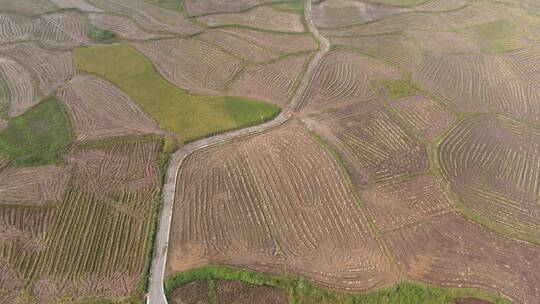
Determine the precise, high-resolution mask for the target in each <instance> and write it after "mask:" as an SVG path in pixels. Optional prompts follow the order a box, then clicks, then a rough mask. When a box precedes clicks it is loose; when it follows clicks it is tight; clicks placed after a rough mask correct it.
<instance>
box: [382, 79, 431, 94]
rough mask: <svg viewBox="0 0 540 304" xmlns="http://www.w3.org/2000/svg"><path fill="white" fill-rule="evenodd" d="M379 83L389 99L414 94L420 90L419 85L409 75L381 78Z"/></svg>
mask: <svg viewBox="0 0 540 304" xmlns="http://www.w3.org/2000/svg"><path fill="white" fill-rule="evenodd" d="M380 84H381V89H382V90H383V92H384V93H385V94H386V95H387V96H388V98H390V99H391V100H394V99H396V98H401V97H407V96H414V95H416V94H418V93H419V92H420V91H421V88H420V86H418V85H417V84H416V83H415V82H414V81H413V80H412V78H411V77H410V76H405V77H403V78H401V79H399V80H382V81H381V82H380Z"/></svg>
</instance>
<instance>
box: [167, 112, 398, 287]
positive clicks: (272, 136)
mask: <svg viewBox="0 0 540 304" xmlns="http://www.w3.org/2000/svg"><path fill="white" fill-rule="evenodd" d="M262 147H264V148H262ZM203 167H204V168H206V170H204V171H201V170H199V168H203ZM276 174H278V175H279V179H277V178H275V177H276V176H278V175H276ZM344 227H347V229H344ZM336 252H339V255H336V254H335V253H336ZM206 263H217V264H229V265H242V266H247V267H249V268H252V269H256V270H262V271H268V272H272V273H278V274H284V273H287V272H292V273H296V274H299V275H302V276H305V277H307V278H309V279H311V280H313V281H316V282H318V283H319V284H322V285H324V286H332V287H341V288H347V289H355V290H372V289H373V288H376V287H380V286H383V285H386V284H388V283H389V282H391V281H392V280H393V279H394V277H395V275H394V273H393V271H392V269H391V266H390V263H389V262H388V260H387V259H386V257H385V254H384V251H383V250H382V248H381V245H380V244H379V243H378V240H377V238H376V237H375V235H374V233H373V231H372V230H371V228H370V226H369V224H368V221H367V219H366V214H365V213H364V211H363V210H362V209H361V208H360V206H359V205H358V202H357V201H356V199H355V197H354V196H353V194H352V189H351V187H350V184H349V182H348V180H347V179H346V177H345V176H343V172H342V171H341V169H340V165H339V164H338V163H337V162H336V160H335V159H334V157H333V155H332V154H331V153H330V152H329V151H327V150H325V148H324V147H323V146H322V145H321V144H320V143H318V142H317V140H316V139H315V138H314V137H313V136H312V135H311V134H310V133H309V132H308V131H307V130H306V129H305V128H304V127H303V126H302V125H301V124H300V123H299V122H296V121H293V122H290V123H287V124H285V125H283V126H282V127H279V128H277V129H273V130H271V131H269V132H267V133H264V134H259V135H258V136H253V137H249V138H246V139H242V140H238V141H235V142H231V143H227V144H224V145H221V146H216V147H213V148H209V149H205V150H202V151H200V152H198V153H196V154H193V155H192V156H190V157H189V158H188V159H187V161H186V163H185V164H184V166H183V168H182V171H181V172H180V175H179V179H178V185H177V190H176V202H175V208H174V211H173V222H172V228H171V248H170V252H169V258H168V269H169V270H168V272H169V273H171V274H172V273H174V272H177V271H185V270H189V269H192V268H194V267H197V266H201V265H203V264H206Z"/></svg>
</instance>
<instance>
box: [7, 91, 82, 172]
mask: <svg viewBox="0 0 540 304" xmlns="http://www.w3.org/2000/svg"><path fill="white" fill-rule="evenodd" d="M72 141H73V132H72V130H71V125H70V122H69V118H68V115H67V113H66V111H65V109H64V107H63V105H62V103H61V102H60V101H58V99H57V98H54V97H53V98H49V99H47V100H45V101H42V102H40V103H39V104H38V105H36V106H35V107H33V108H32V109H30V110H28V111H27V112H26V113H24V114H23V115H21V116H18V117H15V118H13V119H11V120H9V121H8V124H7V127H6V128H5V129H4V130H3V131H2V132H0V154H1V155H3V156H5V157H6V158H7V159H10V160H12V161H13V163H14V164H15V165H46V164H57V163H60V162H62V155H63V154H64V153H65V152H66V150H67V148H68V147H69V146H70V144H71V142H72Z"/></svg>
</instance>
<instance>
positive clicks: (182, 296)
mask: <svg viewBox="0 0 540 304" xmlns="http://www.w3.org/2000/svg"><path fill="white" fill-rule="evenodd" d="M170 299H171V301H170V302H169V303H171V304H208V303H210V289H209V288H208V281H195V282H191V283H188V284H186V285H183V286H181V287H179V288H177V289H175V290H174V291H173V293H172V294H171V296H170Z"/></svg>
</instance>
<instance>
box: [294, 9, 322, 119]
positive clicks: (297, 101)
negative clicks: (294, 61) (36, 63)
mask: <svg viewBox="0 0 540 304" xmlns="http://www.w3.org/2000/svg"><path fill="white" fill-rule="evenodd" d="M304 19H305V20H306V23H307V27H308V30H309V31H310V32H311V34H312V35H313V37H315V39H317V41H318V42H319V50H318V51H317V53H315V56H313V58H312V59H311V61H310V62H309V65H308V67H307V69H306V73H305V74H304V77H303V78H302V81H301V82H300V85H299V86H298V89H297V90H296V92H295V94H294V96H293V98H292V99H291V103H290V107H291V109H293V110H299V109H300V108H301V107H302V105H303V104H304V99H305V97H306V93H307V91H308V89H309V85H310V84H311V81H312V80H313V78H314V77H315V74H316V73H317V69H318V68H319V65H320V64H321V61H322V59H323V58H324V55H326V53H328V51H329V50H330V41H328V39H326V38H325V37H324V36H323V35H321V33H320V32H319V30H318V29H317V27H316V26H315V24H314V23H313V18H312V15H311V0H306V1H305V2H304Z"/></svg>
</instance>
